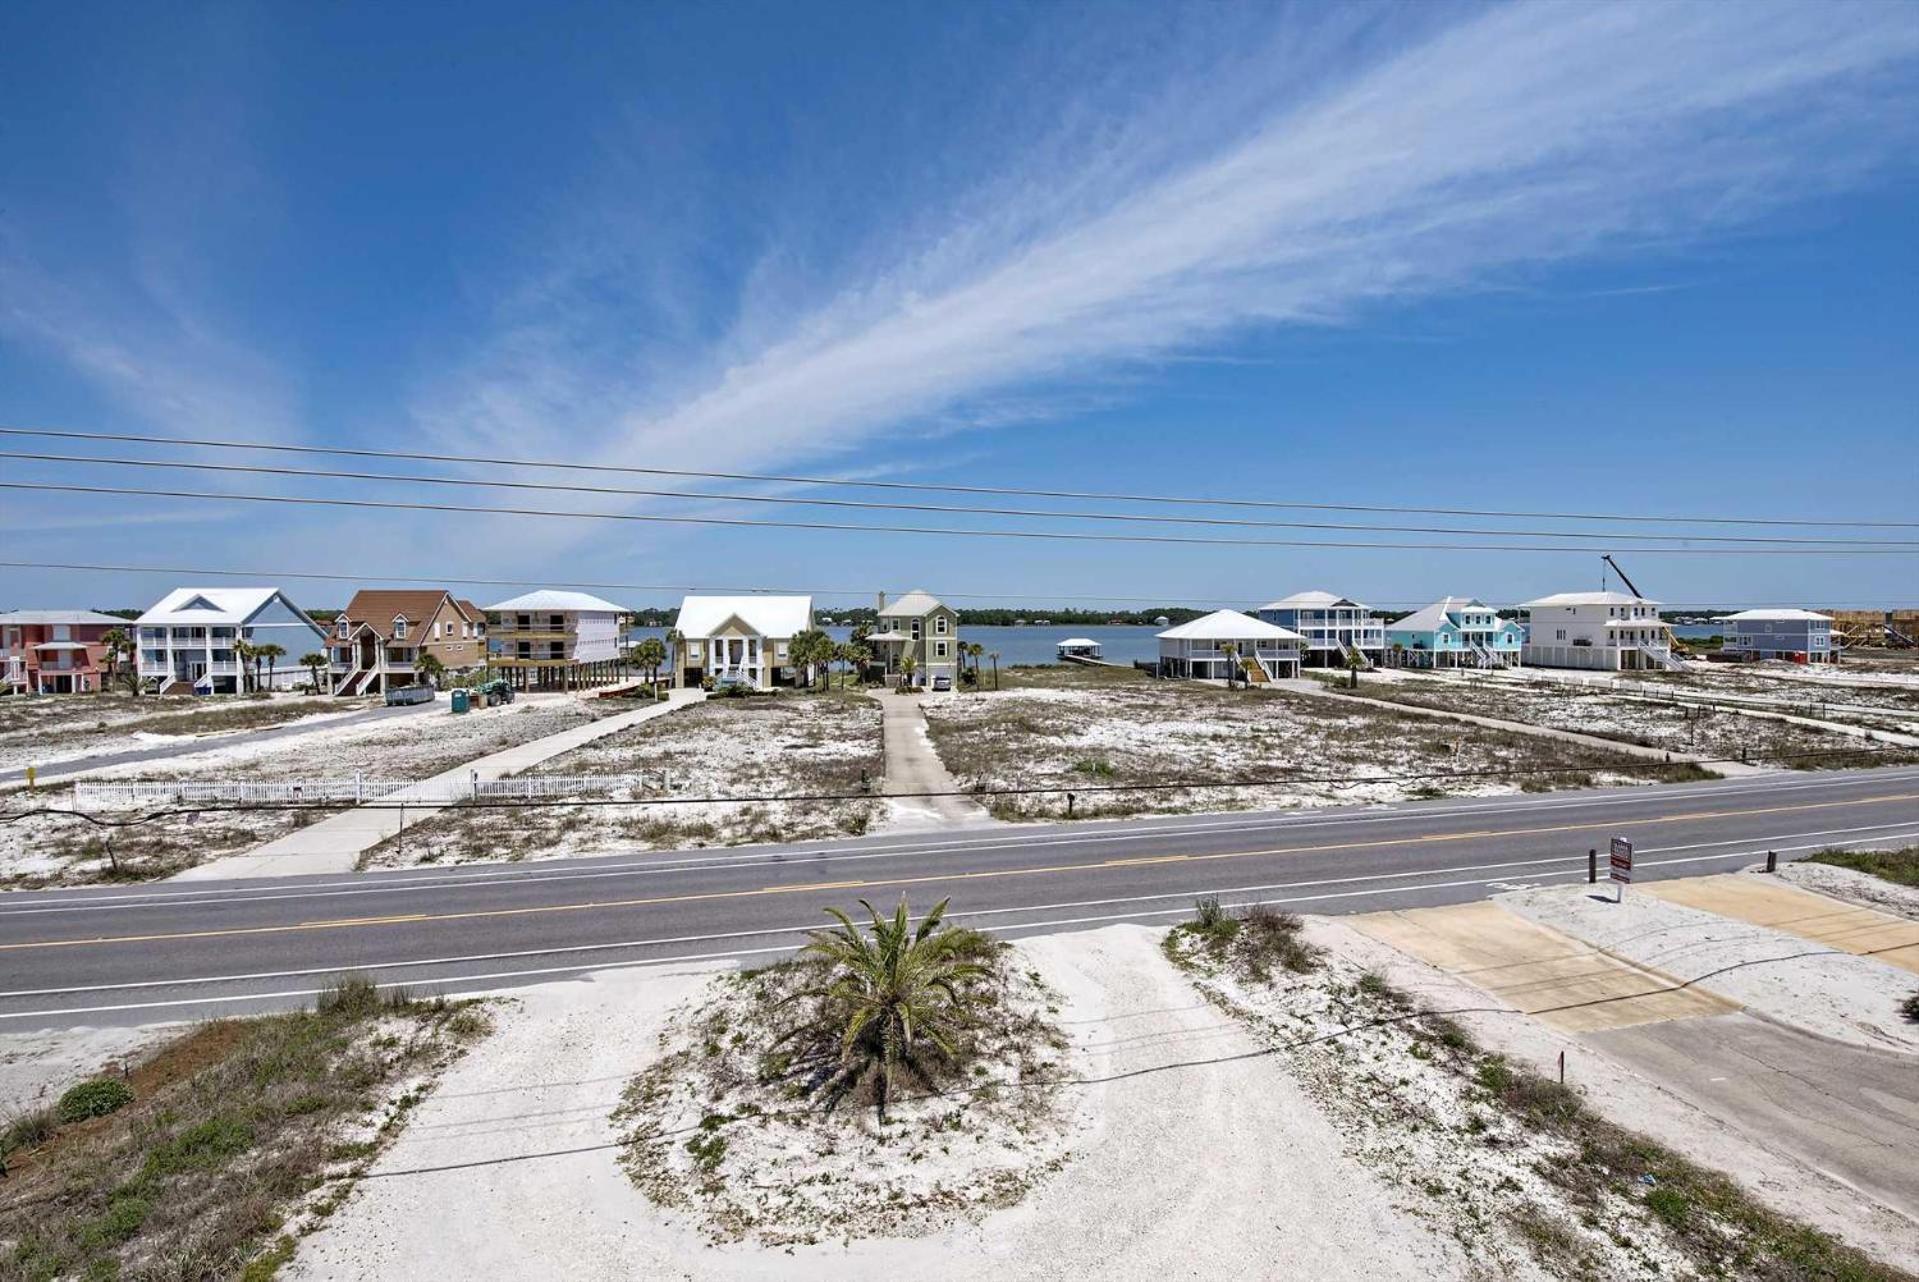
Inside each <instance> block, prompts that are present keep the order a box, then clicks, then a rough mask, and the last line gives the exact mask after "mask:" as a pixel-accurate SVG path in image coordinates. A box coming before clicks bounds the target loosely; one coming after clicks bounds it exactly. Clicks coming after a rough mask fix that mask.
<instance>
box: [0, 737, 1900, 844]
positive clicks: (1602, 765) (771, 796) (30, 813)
mask: <svg viewBox="0 0 1919 1282" xmlns="http://www.w3.org/2000/svg"><path fill="white" fill-rule="evenodd" d="M1906 755H1908V750H1906V749H1899V748H1893V747H1890V746H1888V747H1883V748H1865V747H1862V748H1815V749H1807V750H1804V751H1800V752H1776V753H1765V752H1754V753H1748V754H1746V755H1745V756H1740V757H1688V758H1686V759H1684V760H1679V761H1653V760H1651V759H1650V758H1643V757H1632V756H1627V755H1626V754H1624V753H1621V754H1619V756H1618V757H1616V758H1607V759H1605V760H1592V761H1579V762H1566V763H1562V764H1558V765H1550V766H1489V767H1486V768H1485V769H1481V770H1444V769H1433V770H1415V771H1412V772H1410V773H1406V774H1396V775H1300V774H1293V773H1285V774H1279V775H1261V776H1251V777H1245V778H1238V779H1173V780H1158V781H1155V782H1150V783H1146V782H1142V783H1107V784H1079V783H1060V784H1021V785H1017V786H1011V787H996V788H984V787H982V788H948V789H929V790H926V791H922V792H889V793H884V794H881V793H876V792H815V793H757V794H750V795H745V796H705V797H634V798H621V797H580V798H565V797H496V798H489V799H487V800H484V801H481V800H477V799H469V800H459V801H432V800H418V801H405V802H401V801H393V800H390V799H388V800H378V801H353V800H350V799H344V800H338V801H251V802H224V803H210V804H205V805H195V806H169V807H165V808H163V809H160V810H152V811H147V812H146V813H144V814H142V815H139V816H136V817H133V818H130V819H123V820H113V819H100V818H98V817H96V816H94V815H92V814H90V813H88V812H86V811H80V810H59V809H55V808H53V807H51V806H41V807H38V808H35V809H32V810H19V811H13V812H0V823H16V822H18V821H20V820H22V819H39V818H45V817H49V816H61V817H66V818H71V819H82V820H85V821H86V822H88V823H91V824H94V825H95V826H97V827H103V828H132V827H138V826H140V825H141V824H144V823H151V822H153V821H154V820H156V819H167V818H173V817H177V816H183V815H208V814H232V813H236V812H249V811H278V810H296V811H297V810H342V809H346V810H545V809H553V808H557V807H566V806H581V807H593V808H618V807H624V806H705V805H764V804H767V803H771V802H791V803H806V804H814V803H825V802H842V801H879V800H889V801H910V800H930V799H934V798H940V797H960V798H968V797H1027V796H1052V795H1059V794H1063V793H1069V792H1070V793H1072V794H1074V795H1075V796H1081V795H1085V794H1089V793H1109V792H1182V791H1206V790H1216V789H1226V788H1277V787H1285V786H1291V785H1297V784H1362V783H1364V784H1377V783H1417V782H1430V781H1432V780H1448V779H1455V780H1487V779H1520V778H1535V777H1538V776H1541V775H1572V774H1589V773H1591V772H1593V771H1596V770H1597V771H1610V772H1613V773H1618V774H1630V773H1633V772H1635V771H1644V772H1647V773H1656V772H1658V771H1661V770H1670V769H1672V768H1674V767H1676V766H1677V767H1682V768H1683V767H1685V766H1715V765H1764V764H1774V765H1780V764H1786V763H1789V762H1805V761H1819V760H1824V759H1828V758H1833V757H1844V758H1848V759H1856V758H1861V757H1868V758H1869V757H1887V756H1891V757H1904V756H1906ZM1895 764H1905V763H1903V762H1895ZM49 786H58V785H57V783H56V784H52V785H49Z"/></svg>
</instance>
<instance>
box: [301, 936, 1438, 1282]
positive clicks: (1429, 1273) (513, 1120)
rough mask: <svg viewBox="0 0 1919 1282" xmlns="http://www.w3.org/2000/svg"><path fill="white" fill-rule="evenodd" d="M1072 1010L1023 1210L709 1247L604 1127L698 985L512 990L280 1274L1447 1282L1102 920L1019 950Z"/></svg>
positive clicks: (1268, 1062) (1265, 1070)
mask: <svg viewBox="0 0 1919 1282" xmlns="http://www.w3.org/2000/svg"><path fill="white" fill-rule="evenodd" d="M1020 947H1021V948H1022V949H1024V950H1026V952H1027V954H1028V956H1029V957H1030V958H1031V959H1032V962H1033V964H1034V965H1035V966H1037V967H1038V968H1039V969H1040V970H1042V971H1043V972H1044V973H1045V975H1046V977H1047V979H1048V980H1049V982H1051V983H1053V984H1054V985H1055V986H1056V987H1058V988H1059V989H1060V990H1061V992H1062V993H1063V995H1064V997H1065V1002H1064V1005H1063V1008H1062V1010H1061V1012H1060V1019H1061V1020H1062V1022H1063V1024H1064V1026H1065V1027H1066V1029H1067V1031H1068V1033H1069V1034H1070V1035H1071V1036H1072V1037H1073V1039H1074V1042H1075V1044H1076V1045H1077V1047H1078V1048H1079V1053H1080V1064H1081V1066H1082V1068H1083V1069H1084V1072H1085V1077H1086V1078H1087V1081H1086V1083H1085V1084H1084V1085H1082V1086H1078V1087H1072V1088H1068V1089H1076V1090H1081V1091H1084V1092H1085V1095H1084V1096H1083V1100H1082V1102H1083V1105H1084V1109H1085V1115H1086V1116H1087V1117H1089V1118H1090V1119H1091V1122H1090V1125H1088V1126H1087V1127H1086V1129H1085V1130H1084V1131H1083V1132H1082V1133H1081V1135H1080V1136H1079V1137H1078V1138H1077V1139H1076V1141H1075V1148H1076V1150H1077V1155H1076V1156H1075V1157H1074V1158H1073V1159H1072V1160H1071V1161H1069V1162H1068V1164H1067V1165H1066V1166H1065V1168H1063V1169H1062V1170H1061V1171H1059V1172H1058V1173H1056V1174H1054V1175H1052V1176H1050V1177H1048V1178H1047V1179H1046V1180H1045V1181H1044V1182H1043V1183H1042V1184H1041V1185H1040V1187H1039V1189H1038V1190H1037V1191H1036V1192H1035V1193H1033V1194H1032V1195H1031V1196H1030V1197H1029V1198H1028V1200H1027V1201H1026V1202H1025V1203H1023V1204H1022V1205H1020V1206H1018V1207H1015V1208H1013V1209H1011V1210H1008V1211H1003V1212H999V1213H996V1214H993V1215H989V1216H988V1217H986V1218H985V1219H984V1220H982V1221H981V1222H980V1223H978V1224H961V1225H959V1226H957V1227H953V1228H950V1229H947V1230H945V1231H943V1232H938V1233H934V1234H931V1235H929V1236H927V1237H923V1238H916V1239H893V1240H865V1241H856V1242H853V1243H851V1244H850V1245H849V1244H846V1243H842V1242H825V1243H821V1244H819V1245H814V1246H801V1247H795V1248H793V1249H792V1250H790V1251H788V1250H779V1251H765V1250H760V1249H757V1248H754V1247H751V1246H724V1247H713V1246H708V1245H706V1244H705V1242H704V1241H703V1239H702V1238H701V1237H700V1236H699V1235H698V1234H697V1233H696V1232H695V1231H693V1229H692V1228H691V1227H690V1226H689V1225H688V1224H687V1223H686V1222H685V1221H683V1220H679V1219H675V1218H672V1217H668V1216H666V1215H664V1214H662V1213H661V1212H659V1211H658V1210H657V1209H656V1208H654V1207H653V1206H652V1205H651V1204H650V1203H648V1202H647V1201H646V1200H645V1199H644V1197H643V1196H642V1195H641V1194H640V1193H639V1192H638V1190H637V1189H635V1188H634V1187H633V1186H632V1184H631V1183H630V1182H629V1181H628V1180H627V1178H626V1176H625V1175H624V1173H623V1172H622V1171H621V1170H620V1167H619V1165H618V1154H617V1150H616V1149H615V1148H614V1144H615V1132H614V1128H613V1125H612V1124H611V1122H610V1121H609V1120H608V1114H609V1113H611V1111H612V1110H613V1107H614V1105H615V1103H616V1102H617V1100H618V1098H619V1095H620V1091H621V1089H622V1087H623V1086H624V1084H625V1082H626V1081H627V1079H628V1078H629V1077H630V1076H632V1075H633V1074H634V1073H635V1072H637V1071H638V1070H639V1069H640V1068H641V1067H643V1066H644V1064H645V1063H646V1062H647V1061H648V1060H650V1059H651V1057H652V1056H653V1055H654V1054H655V1053H656V1047H657V1033H658V1030H659V1028H660V1026H661V1021H662V1020H664V1019H665V1017H666V1016H667V1014H668V1012H669V1011H670V1010H671V1009H672V1008H673V1006H674V1005H675V1004H676V1003H678V1002H680V1001H682V1000H684V999H685V998H687V997H689V996H691V995H692V994H693V993H694V992H695V991H697V989H698V987H699V985H700V984H701V983H702V982H703V980H704V978H705V976H704V975H703V974H702V973H700V972H697V971H689V970H686V969H683V968H659V969H650V970H628V971H617V972H606V973H603V974H601V975H598V976H594V977H592V979H591V980H590V981H589V982H580V983H570V984H559V985H549V986H545V987H542V988H537V989H532V990H528V991H525V992H523V993H522V994H521V995H520V997H519V998H518V1000H517V1001H516V1003H515V1008H514V1009H513V1010H511V1011H509V1012H507V1013H506V1014H505V1015H504V1017H503V1018H502V1020H501V1028H500V1030H499V1031H498V1032H497V1033H495V1034H494V1036H493V1037H492V1039H490V1040H489V1041H488V1042H487V1043H486V1044H484V1045H482V1046H480V1047H478V1048H476V1049H475V1051H474V1052H473V1053H472V1054H470V1055H469V1056H467V1057H466V1058H465V1059H464V1060H462V1061H461V1062H460V1063H459V1064H457V1065H456V1066H455V1067H454V1068H453V1069H452V1070H451V1071H450V1072H449V1073H448V1074H447V1076H446V1079H445V1080H444V1081H443V1082H442V1083H441V1085H440V1088H439V1089H438V1090H437V1091H435V1092H434V1094H433V1095H431V1096H430V1097H429V1098H428V1099H427V1101H426V1102H425V1103H424V1104H423V1105H422V1106H421V1107H420V1109H419V1110H418V1112H417V1113H416V1114H415V1116H414V1118H413V1120H412V1122H411V1123H410V1124H409V1126H408V1128H407V1130H406V1131H405V1132H404V1133H403V1134H402V1135H401V1136H400V1138H399V1140H398V1141H397V1142H396V1144H395V1145H394V1147H393V1148H392V1149H390V1150H389V1151H388V1152H387V1153H386V1154H385V1155H384V1156H382V1157H381V1158H380V1159H379V1161H378V1162H377V1163H376V1164H375V1166H374V1169H373V1172H372V1173H371V1175H370V1177H369V1178H368V1179H366V1180H365V1181H363V1182H362V1184H361V1185H360V1187H359V1188H358V1189H357V1190H356V1191H355V1192H354V1194H353V1196H352V1198H351V1199H350V1200H349V1201H348V1203H347V1204H346V1205H345V1206H344V1207H342V1208H341V1209H340V1210H339V1211H338V1212H337V1213H336V1214H335V1216H334V1217H333V1219H332V1220H331V1221H330V1222H329V1223H328V1224H327V1226H326V1227H325V1228H324V1229H322V1230H321V1231H320V1232H319V1233H317V1234H315V1235H314V1236H313V1237H310V1238H308V1239H307V1240H306V1241H305V1242H304V1243H302V1245H301V1248H300V1253H299V1255H298V1257H297V1258H296V1260H295V1262H294V1264H293V1266H292V1268H291V1269H290V1270H289V1272H288V1276H292V1277H300V1278H329V1279H357V1278H365V1279H374V1278H388V1277H463V1276H466V1275H467V1274H468V1273H470V1272H472V1269H473V1266H474V1264H475V1263H476V1262H484V1264H485V1266H486V1269H487V1271H489V1272H491V1273H496V1274H500V1275H503V1276H529V1277H566V1278H585V1279H595V1278H606V1279H613V1278H630V1277H659V1278H668V1277H670V1278H699V1279H728V1280H729V1282H730V1280H736V1279H775V1278H778V1279H789V1278H797V1279H820V1280H821V1282H826V1280H828V1279H832V1280H834V1282H837V1280H838V1279H843V1278H848V1277H860V1278H870V1277H886V1276H911V1277H915V1278H925V1279H953V1280H954V1282H960V1280H962V1279H963V1280H964V1282H974V1280H975V1279H978V1278H982V1277H990V1278H1009V1279H1035V1280H1037V1279H1048V1280H1049V1282H1050V1280H1051V1279H1057V1278H1078V1277H1099V1278H1103V1279H1115V1280H1118V1282H1126V1280H1128V1279H1140V1280H1142V1282H1162V1280H1163V1279H1166V1278H1173V1277H1180V1278H1188V1277H1218V1278H1227V1277H1246V1276H1251V1275H1267V1274H1269V1272H1270V1271H1272V1270H1277V1271H1278V1273H1272V1274H1271V1275H1274V1276H1277V1275H1278V1274H1279V1273H1283V1274H1284V1275H1285V1276H1289V1277H1352V1276H1364V1277H1367V1278H1371V1279H1376V1280H1378V1282H1385V1280H1387V1279H1396V1278H1407V1279H1414V1278H1426V1277H1459V1276H1464V1275H1465V1274H1466V1263H1467V1262H1466V1261H1464V1260H1463V1259H1461V1258H1460V1257H1459V1255H1458V1252H1457V1249H1456V1248H1455V1247H1454V1246H1453V1245H1452V1243H1451V1242H1450V1240H1449V1239H1447V1238H1445V1237H1444V1236H1443V1235H1442V1233H1441V1232H1440V1231H1438V1230H1437V1229H1436V1228H1434V1227H1432V1226H1428V1225H1426V1224H1424V1223H1422V1222H1420V1221H1418V1220H1416V1219H1414V1218H1413V1217H1411V1216H1409V1215H1408V1214H1406V1213H1404V1212H1402V1211H1400V1210H1398V1209H1397V1208H1396V1207H1395V1206H1394V1204H1393V1202H1392V1200H1391V1198H1390V1196H1389V1194H1388V1193H1387V1192H1386V1191H1385V1189H1384V1188H1383V1187H1382V1186H1381V1185H1380V1184H1379V1183H1378V1182H1377V1181H1376V1179H1375V1178H1374V1177H1373V1176H1372V1175H1371V1174H1370V1173H1369V1172H1367V1171H1366V1170H1365V1168H1363V1167H1361V1166H1360V1165H1359V1164H1358V1163H1357V1162H1356V1161H1354V1160H1353V1159H1351V1158H1350V1157H1348V1156H1347V1155H1346V1153H1345V1151H1344V1148H1343V1144H1342V1140H1341V1137H1340V1136H1339V1135H1338V1134H1337V1133H1336V1132H1335V1131H1334V1130H1333V1128H1332V1126H1331V1124H1330V1123H1328V1122H1327V1121H1326V1120H1325V1118H1324V1116H1323V1115H1322V1114H1321V1113H1320V1112H1319V1110H1318V1109H1317V1107H1316V1106H1315V1105H1314V1104H1313V1103H1312V1102H1311V1101H1310V1100H1308V1099H1307V1098H1306V1097H1305V1095H1304V1094H1303V1093H1302V1092H1301V1090H1300V1089H1299V1087H1298V1086H1297V1085H1296V1084H1295V1083H1294V1082H1293V1080H1292V1079H1291V1078H1290V1077H1289V1076H1288V1075H1287V1073H1286V1072H1285V1071H1284V1069H1282V1068H1281V1067H1280V1066H1279V1064H1278V1063H1277V1061H1276V1060H1274V1059H1272V1058H1271V1057H1269V1056H1266V1055H1263V1054H1259V1053H1257V1052H1258V1045H1257V1043H1256V1042H1255V1041H1254V1040H1253V1039H1252V1038H1251V1037H1250V1036H1249V1035H1248V1034H1247V1033H1246V1032H1245V1031H1244V1030H1243V1029H1242V1028H1241V1026H1240V1025H1239V1024H1238V1023H1237V1022H1235V1021H1234V1020H1232V1019H1231V1018H1230V1017H1228V1016H1227V1015H1225V1014H1223V1013H1222V1012H1220V1011H1218V1010H1216V1009H1215V1008H1214V1007H1212V1006H1211V1005H1209V1004H1208V1003H1207V1002H1205V1001H1204V1000H1203V999H1202V998H1201V997H1200V996H1199V995H1198V994H1197V993H1196V992H1195V991H1194V990H1193V988H1192V987H1191V986H1190V985H1189V984H1188V983H1187V982H1186V981H1185V980H1184V979H1183V978H1182V977H1181V976H1180V975H1179V974H1178V973H1177V972H1176V971H1174V970H1173V968H1172V967H1171V966H1170V965H1168V964H1167V963H1166V961H1165V960H1164V959H1163V958H1162V957H1161V956H1160V954H1159V948H1158V933H1157V932H1155V931H1151V930H1147V929H1145V928H1143V927H1137V926H1119V927H1113V928H1110V929H1108V930H1102V931H1095V932H1090V933H1085V934H1077V935H1059V936H1049V937H1047V938H1044V939H1038V940H1029V941H1026V942H1024V943H1022V944H1021V945H1020Z"/></svg>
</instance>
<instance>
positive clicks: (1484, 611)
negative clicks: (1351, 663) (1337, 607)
mask: <svg viewBox="0 0 1919 1282" xmlns="http://www.w3.org/2000/svg"><path fill="white" fill-rule="evenodd" d="M1525 640H1526V634H1525V629H1524V628H1522V627H1521V626H1520V625H1519V623H1518V622H1517V621H1516V620H1513V619H1502V618H1500V617H1499V615H1498V614H1497V613H1496V612H1495V611H1494V610H1493V608H1492V607H1491V606H1489V605H1487V604H1486V603H1485V602H1484V601H1479V600H1475V599H1472V598H1469V597H1457V596H1449V597H1442V598H1441V599H1440V600H1437V601H1435V602H1433V603H1432V604H1431V605H1429V606H1427V607H1426V608H1425V609H1423V610H1415V611H1413V612H1412V613H1411V614H1409V615H1407V616H1406V617H1405V618H1403V619H1401V620H1400V621H1399V622H1397V623H1389V624H1387V625H1386V647H1387V652H1388V655H1389V657H1390V661H1391V662H1393V663H1395V664H1397V665H1399V666H1401V667H1407V668H1506V667H1515V668H1516V667H1518V666H1519V648H1520V646H1521V645H1523V644H1524V643H1525Z"/></svg>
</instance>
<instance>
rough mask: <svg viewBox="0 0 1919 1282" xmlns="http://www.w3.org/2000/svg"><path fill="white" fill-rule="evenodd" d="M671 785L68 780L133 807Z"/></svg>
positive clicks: (81, 804)
mask: <svg viewBox="0 0 1919 1282" xmlns="http://www.w3.org/2000/svg"><path fill="white" fill-rule="evenodd" d="M672 791H673V778H672V776H671V775H670V774H669V773H668V772H666V771H664V770H649V771H644V772H642V773H639V774H626V775H526V776H523V777H520V778H517V779H479V778H476V777H473V776H471V775H469V776H468V777H467V778H465V779H448V780H429V781H424V782H422V781H419V780H408V779H363V778H353V779H294V780H284V781H281V782H278V783H260V782H255V781H242V780H237V779H236V780H220V779H208V780H164V781H150V780H140V779H130V780H114V781H105V782H92V781H80V782H77V783H75V784H74V785H73V805H74V809H76V810H138V809H143V808H146V807H152V806H170V805H197V804H207V805H242V806H244V805H288V804H297V803H300V802H329V803H340V802H353V803H355V804H359V803H364V802H370V801H384V800H388V799H391V798H396V797H397V798H398V799H400V800H404V801H409V802H411V801H417V802H419V803H421V804H422V805H453V804H456V803H458V802H462V801H489V800H509V801H564V800H568V799H579V800H587V799H591V798H603V797H618V796H622V795H631V796H635V797H646V796H661V795H664V794H666V793H670V792H672Z"/></svg>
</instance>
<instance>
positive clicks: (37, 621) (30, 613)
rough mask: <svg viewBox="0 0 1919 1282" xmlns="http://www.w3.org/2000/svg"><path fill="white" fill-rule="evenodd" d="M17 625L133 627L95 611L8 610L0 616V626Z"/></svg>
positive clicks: (123, 621)
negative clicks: (96, 624)
mask: <svg viewBox="0 0 1919 1282" xmlns="http://www.w3.org/2000/svg"><path fill="white" fill-rule="evenodd" d="M8 623H11V624H18V625H20V626H22V627H36V626H39V627H45V626H48V625H52V624H60V623H64V624H67V625H69V626H71V625H73V624H81V623H104V624H106V625H108V626H109V627H115V628H125V627H131V626H132V625H133V620H131V619H122V618H120V617H119V616H118V615H112V614H101V613H99V612H98V611H95V610H8V611H6V612H5V613H4V614H0V624H8Z"/></svg>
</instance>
